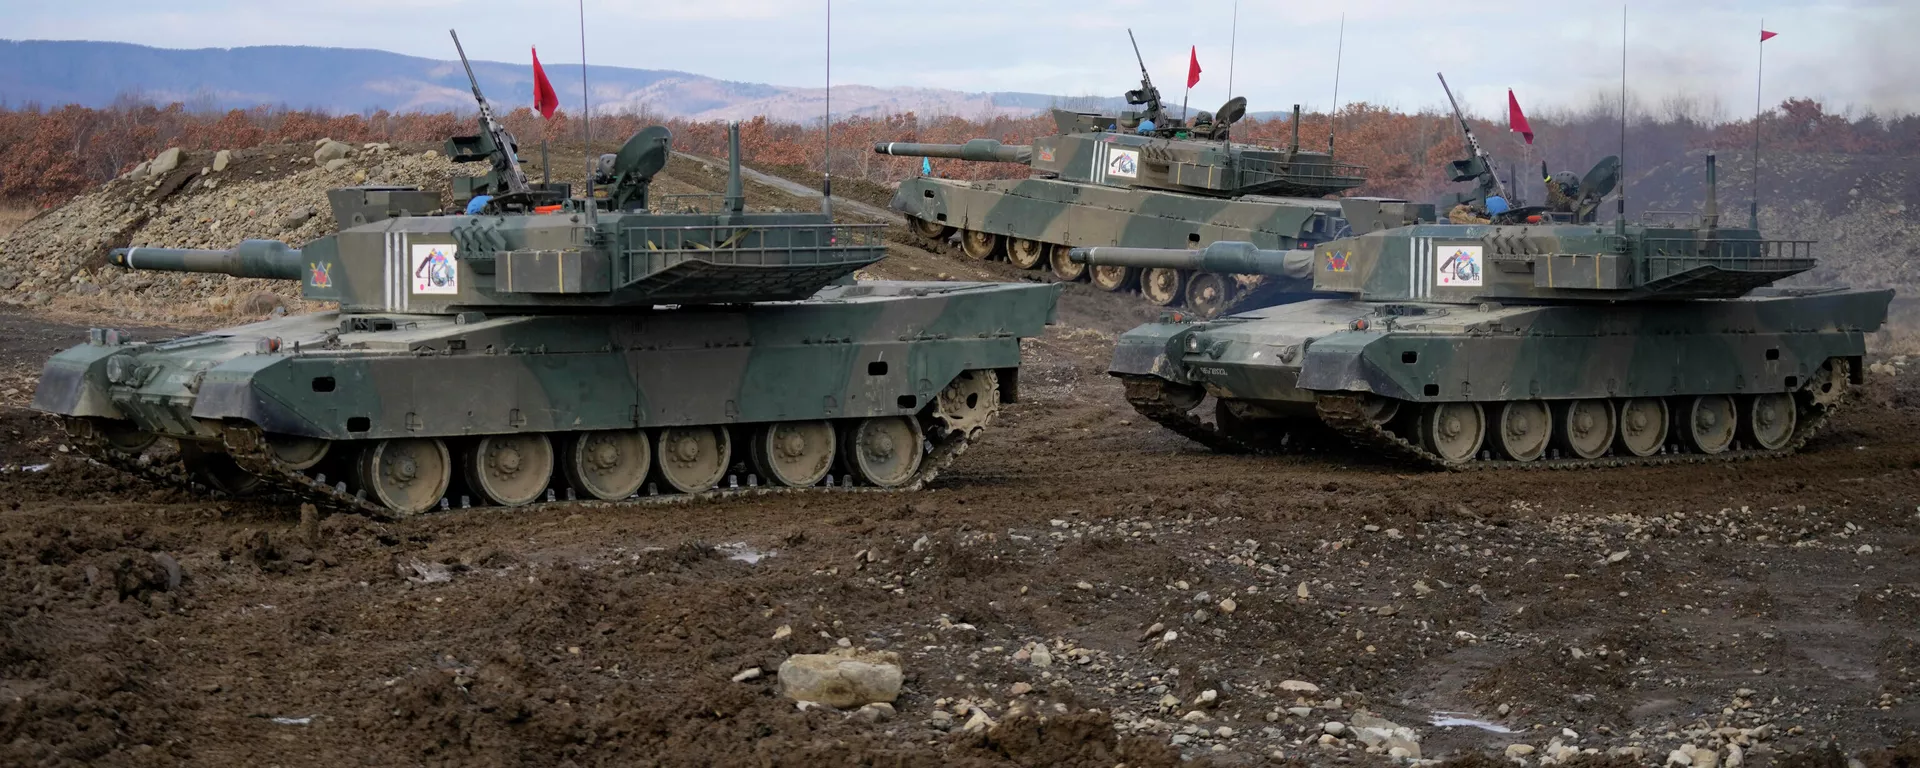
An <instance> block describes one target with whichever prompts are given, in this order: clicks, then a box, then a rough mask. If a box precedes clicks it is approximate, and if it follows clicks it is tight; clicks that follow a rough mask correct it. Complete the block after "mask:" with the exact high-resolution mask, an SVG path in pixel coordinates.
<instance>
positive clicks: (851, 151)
mask: <svg viewBox="0 0 1920 768" xmlns="http://www.w3.org/2000/svg"><path fill="white" fill-rule="evenodd" d="M1618 116H1619V112H1618V111H1617V109H1616V110H1614V111H1609V110H1608V109H1607V108H1606V107H1605V106H1604V100H1596V102H1595V106H1593V107H1590V108H1589V109H1587V110H1584V111H1566V112H1562V113H1558V114H1547V115H1541V116H1536V117H1535V118H1534V120H1533V125H1534V130H1535V132H1536V134H1538V135H1539V137H1540V139H1539V141H1538V144H1537V145H1536V146H1535V147H1534V152H1533V154H1532V155H1531V157H1532V158H1533V160H1532V162H1533V163H1537V162H1538V161H1539V160H1546V161H1547V162H1548V163H1549V164H1551V165H1552V166H1553V167H1554V168H1556V169H1562V168H1565V169H1573V170H1576V171H1579V170H1584V169H1585V168H1586V167H1587V166H1589V165H1591V163H1592V162H1593V161H1594V160H1596V159H1598V158H1599V157H1600V156H1602V155H1606V154H1612V153H1613V152H1615V151H1617V150H1618V147H1619V119H1618ZM473 120H474V115H473V114H471V113H466V114H460V113H454V112H437V113H402V114H393V113H388V112H386V111H377V112H372V113H368V114H349V115H334V114H327V113H322V112H315V111H308V110H292V109H286V108H281V107H255V108H252V109H247V110H238V109H236V110H231V111H228V112H224V113H222V112H208V111H197V110H189V109H187V108H186V107H184V106H183V105H181V104H178V103H175V104H169V105H166V106H157V105H153V104H147V103H140V102H137V101H134V100H131V99H122V100H121V101H120V102H119V103H116V104H114V105H113V106H110V107H106V108H89V107H82V106H75V105H69V106H64V107H58V108H49V109H43V108H40V107H38V106H34V105H28V106H25V107H21V108H14V109H4V110H0V202H6V203H11V204H15V205H21V204H25V205H32V206H36V207H46V206H51V205H54V204H57V203H59V202H61V201H64V200H66V199H68V198H70V197H72V196H73V195H75V194H77V193H79V192H80V191H82V190H84V189H86V188H88V187H90V186H92V185H95V184H99V183H101V182H103V181H105V180H107V179H110V178H113V177H114V176H116V175H118V174H120V173H124V172H125V171H127V170H128V169H131V168H132V167H134V166H135V165H137V164H139V163H140V162H141V161H142V160H144V159H146V158H149V157H152V156H153V155H155V154H157V153H159V152H160V151H161V150H164V149H166V148H168V147H175V146H177V147H182V148H186V149H189V150H209V149H244V148H248V147H253V146H258V145H261V144H277V143H293V142H309V141H313V140H315V139H319V138H322V137H331V138H334V139H339V140H341V141H347V142H366V141H385V142H404V141H429V142H439V141H443V140H445V139H446V138H447V137H449V136H452V135H455V134H458V133H468V132H471V131H472V129H473ZM502 120H503V122H505V123H506V125H507V127H508V128H509V129H510V130H512V131H513V133H514V134H515V135H516V136H517V137H519V139H520V141H521V143H522V144H523V145H525V146H524V147H523V153H525V152H526V151H527V149H528V148H530V147H532V146H535V145H536V144H537V140H538V138H539V137H540V136H542V135H543V134H544V135H545V136H546V137H548V138H550V139H553V140H555V141H570V142H577V141H579V140H580V139H581V137H582V127H581V125H580V123H581V121H580V120H578V119H577V117H575V116H573V115H569V114H567V113H565V112H561V113H558V114H556V115H555V116H554V118H553V119H551V120H546V121H542V120H541V119H540V118H538V117H537V116H535V115H534V113H533V112H532V111H530V110H528V109H525V108H522V109H516V110H513V111H512V112H510V113H508V114H506V115H505V116H503V118H502ZM592 122H593V126H592V128H593V135H594V136H595V137H598V138H597V140H596V142H595V144H596V145H597V146H605V147H606V150H607V151H612V149H613V148H614V147H615V146H616V145H617V141H618V140H619V139H620V138H624V137H626V136H629V135H632V134H633V133H634V132H635V131H637V130H639V129H640V128H642V127H644V126H645V125H647V124H650V123H653V122H664V123H665V124H666V125H667V126H668V127H669V128H671V129H672V130H673V132H674V135H675V144H676V146H677V147H679V148H680V149H683V150H686V151H690V152H695V153H700V154H707V155H721V154H724V152H725V132H724V129H723V126H722V125H720V124H719V123H695V122H689V121H686V120H681V119H669V120H664V121H657V120H654V119H652V118H651V117H649V116H648V115H646V114H614V115H598V116H595V117H594V119H593V121H592ZM1473 122H1474V128H1475V131H1476V133H1477V134H1478V135H1479V136H1480V139H1481V142H1482V144H1483V145H1485V146H1486V147H1487V149H1488V150H1489V151H1490V152H1492V153H1493V154H1494V155H1495V157H1496V159H1497V160H1498V161H1499V162H1500V163H1501V164H1502V167H1510V166H1511V165H1512V164H1514V163H1516V162H1519V161H1520V160H1521V158H1522V157H1523V155H1522V154H1521V147H1520V146H1519V142H1518V141H1516V140H1515V139H1514V137H1513V136H1512V135H1510V134H1509V133H1508V132H1507V131H1506V128H1505V126H1504V125H1501V124H1496V123H1495V122H1491V121H1486V120H1475V121H1473ZM1629 123H1630V125H1629V126H1628V129H1627V146H1628V148H1629V151H1630V152H1631V153H1633V157H1632V161H1633V162H1636V163H1642V164H1653V163H1659V162H1668V161H1671V160H1675V159H1678V158H1679V157H1680V156H1681V155H1682V154H1683V153H1685V152H1686V151H1688V150H1691V149H1699V148H1717V149H1734V150H1737V149H1742V148H1746V147H1749V146H1751V143H1752V138H1753V129H1754V125H1753V122H1752V121H1751V120H1748V121H1735V122H1713V121H1710V120H1706V119H1702V118H1701V117H1699V116H1698V115H1696V114H1693V113H1692V112H1691V111H1690V110H1688V109H1686V108H1684V105H1683V106H1682V108H1668V109H1665V110H1664V111H1662V112H1661V113H1660V114H1649V113H1644V112H1636V113H1633V114H1632V119H1631V120H1630V121H1629ZM1330 124H1331V125H1332V126H1333V127H1335V128H1337V131H1335V132H1334V135H1333V137H1332V138H1331V141H1332V142H1333V144H1334V148H1335V150H1336V154H1337V156H1338V157H1340V158H1341V159H1342V160H1345V161H1348V162H1353V163H1358V164H1361V165H1364V166H1367V168H1368V169H1369V170H1368V177H1369V181H1368V183H1367V184H1366V185H1365V186H1363V187H1361V188H1360V189H1358V190H1356V193H1357V194H1373V195H1396V196H1404V197H1410V198H1414V199H1426V198H1430V197H1432V196H1434V195H1436V194H1438V193H1439V192H1440V191H1441V190H1443V189H1445V188H1446V187H1447V186H1448V184H1447V181H1446V180H1445V179H1444V178H1442V170H1441V169H1442V168H1443V167H1444V164H1445V161H1446V160H1450V159H1454V158H1456V157H1459V156H1460V155H1461V153H1462V151H1463V146H1464V142H1463V140H1462V138H1461V136H1460V133H1459V131H1458V129H1457V127H1456V124H1455V123H1454V121H1453V119H1452V117H1451V116H1450V115H1442V114H1437V113H1431V112H1422V113H1405V112H1398V111H1395V110H1392V109H1388V108H1385V107H1380V106H1377V105H1372V104H1366V103H1354V104H1349V105H1346V106H1344V107H1342V108H1341V109H1340V110H1339V111H1338V112H1337V113H1336V114H1335V115H1333V116H1331V117H1329V116H1328V115H1326V114H1308V115H1305V116H1304V117H1303V118H1302V120H1301V123H1300V137H1301V138H1300V141H1301V144H1302V146H1303V147H1305V148H1309V149H1325V148H1326V146H1327V144H1328V142H1329V140H1330V139H1329V132H1328V128H1329V125H1330ZM1052 130H1053V124H1052V120H1051V118H1049V117H1048V116H1046V115H1038V116H1034V117H1027V118H1010V117H992V118H983V119H968V118H962V117H954V116H942V117H922V116H919V115H916V114H913V113H906V114H899V115H887V116H882V117H849V118H844V119H841V120H838V121H836V122H835V123H834V124H833V126H832V131H831V133H832V151H831V156H832V166H833V167H832V172H833V173H834V174H835V175H838V176H842V177H847V176H851V177H856V178H862V179H866V180H870V181H875V182H881V183H886V182H893V181H898V180H899V179H902V178H905V177H907V176H910V175H913V174H916V173H918V172H919V171H920V161H919V160H917V159H909V158H893V157H885V156H880V155H875V154H874V153H873V152H872V146H873V144H875V143H876V142H883V141H919V142H932V143H958V142H963V141H966V140H968V139H972V138H981V137H985V138H993V139H998V140H1000V141H1004V142H1009V143H1024V142H1026V141H1029V140H1031V139H1032V138H1034V137H1036V136H1041V135H1045V134H1047V133H1051V132H1052ZM1760 130H1761V134H1762V141H1763V142H1765V144H1766V146H1767V148H1768V151H1776V152H1837V153H1846V154H1908V155H1911V154H1920V117H1916V116H1912V115H1907V116H1900V117H1893V118H1882V117H1877V116H1872V115H1868V116H1862V117H1855V116H1849V115H1843V114H1836V113H1832V112H1828V111H1827V110H1826V109H1825V108H1824V106H1823V105H1822V104H1820V103H1819V102H1817V101H1814V100H1810V99H1789V100H1787V101H1785V102H1782V103H1781V105H1780V106H1779V107H1778V108H1776V109H1774V110H1770V111H1769V112H1767V113H1766V114H1765V115H1763V116H1762V117H1761V118H1760ZM822 133H823V131H822V129H821V127H820V126H818V125H812V126H802V125H798V124H793V123H782V122H775V121H769V120H766V119H765V118H755V119H753V120H750V121H747V122H745V123H744V124H743V125H742V131H741V134H742V145H743V146H742V150H743V151H742V154H743V155H744V156H745V159H746V160H747V161H748V162H750V163H755V164H761V165H784V166H800V167H806V168H809V169H812V170H815V171H818V170H821V169H822V166H823V154H822V152H821V147H822V145H823V138H824V137H823V136H822ZM1235 136H1236V139H1237V140H1240V141H1248V142H1254V143H1261V144H1267V145H1271V146H1284V145H1286V144H1288V143H1289V142H1290V141H1291V140H1292V136H1293V130H1292V125H1291V121H1289V120H1287V119H1284V118H1279V119H1251V120H1247V121H1244V122H1242V123H1240V124H1239V125H1238V126H1237V127H1236V129H1235ZM933 166H934V170H935V172H936V173H937V174H939V175H941V176H946V177H950V178H962V179H975V178H994V177H999V178H1007V177H1018V176H1022V175H1024V174H1025V169H1024V168H1022V167H1020V166H1017V165H1008V164H994V163H967V162H961V161H954V160H936V161H934V163H933ZM1529 175H1530V174H1529Z"/></svg>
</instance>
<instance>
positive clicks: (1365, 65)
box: [0, 0, 1920, 118]
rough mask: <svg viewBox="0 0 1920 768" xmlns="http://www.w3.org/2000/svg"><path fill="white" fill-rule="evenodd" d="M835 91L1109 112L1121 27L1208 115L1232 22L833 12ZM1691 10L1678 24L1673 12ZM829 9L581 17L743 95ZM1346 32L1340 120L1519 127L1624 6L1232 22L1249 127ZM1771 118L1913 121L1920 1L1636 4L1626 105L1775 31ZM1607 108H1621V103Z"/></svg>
mask: <svg viewBox="0 0 1920 768" xmlns="http://www.w3.org/2000/svg"><path fill="white" fill-rule="evenodd" d="M832 5H833V24H832V28H833V82H835V83H838V84H847V83H859V84H865V85H878V86H901V85H906V86H927V87H938V88H952V89H958V90H965V91H1031V92H1039V93H1053V94H1060V95H1066V96H1080V95H1108V96H1114V95H1119V94H1120V92H1122V91H1124V90H1126V89H1127V88H1130V87H1133V85H1134V83H1133V81H1134V79H1135V78H1137V77H1138V75H1137V74H1136V71H1137V70H1136V68H1135V66H1134V63H1133V54H1132V51H1131V49H1130V48H1129V47H1128V45H1127V32H1126V31H1127V28H1128V27H1132V28H1133V30H1134V32H1135V34H1137V35H1138V36H1139V38H1140V50H1141V53H1142V54H1144V55H1145V56H1146V59H1147V65H1148V67H1149V68H1150V70H1151V72H1152V74H1153V76H1154V79H1155V83H1156V84H1157V85H1159V86H1160V89H1161V91H1162V93H1163V94H1166V95H1167V96H1168V97H1169V98H1170V99H1171V100H1173V101H1174V102H1175V103H1178V99H1179V98H1180V97H1181V92H1182V86H1183V85H1184V83H1185V80H1184V76H1185V74H1186V71H1185V70H1186V58H1187V47H1188V46H1189V45H1194V46H1197V47H1198V49H1199V58H1200V63H1201V66H1202V67H1203V68H1204V70H1205V74H1203V75H1202V77H1201V81H1200V85H1199V86H1198V87H1196V88H1195V89H1194V91H1193V97H1192V99H1193V103H1194V104H1195V105H1196V108H1208V109H1211V108H1213V107H1214V106H1216V105H1217V104H1219V103H1220V102H1221V101H1224V100H1225V99H1226V97H1227V95H1228V93H1227V78H1228V71H1229V55H1228V54H1229V39H1230V36H1229V30H1230V28H1231V27H1232V24H1233V17H1234V2H1233V0H1152V1H1150V0H1079V1H1078V2H1062V1H1058V0H1025V1H1022V2H1012V3H995V4H987V3H978V2H958V1H955V0H907V1H901V0H895V1H893V2H888V1H886V0H836V1H835V2H833V3H832ZM0 6H3V7H0V15H4V16H5V17H6V24H5V25H4V27H0V35H5V36H7V37H10V38H16V39H63V40H117V41H124V42H131V43H141V44H145V45H154V46H160V47H168V48H206V47H237V46H244V45H265V44H292V45H326V46H339V47H350V48H378V49H383V50H388V51H395V52H399V53H406V54H412V55H417V56H428V57H433V58H441V59H450V58H453V55H452V54H453V51H452V50H450V46H449V44H448V42H447V38H446V34H445V30H446V29H447V27H449V26H457V27H458V28H459V30H460V33H461V39H462V41H463V42H465V44H466V46H467V52H468V54H469V55H471V56H473V57H475V58H482V59H493V60H499V61H525V60H526V57H527V48H528V46H529V45H537V46H539V47H540V49H541V50H542V51H544V52H545V53H544V54H543V59H545V60H547V61H550V62H577V61H579V57H580V54H579V45H580V39H579V28H578V27H577V26H576V25H577V23H578V20H577V16H576V14H575V10H574V9H575V4H574V2H569V1H567V0H557V1H556V0H519V1H518V2H506V1H502V0H315V1H313V2H298V3H295V2H287V1H286V0H167V1H166V2H153V0H88V2H81V3H45V2H29V1H28V0H0ZM1680 6H1684V8H1678V9H1676V8H1677V7H1680ZM826 9H827V2H826V0H676V1H674V2H650V1H647V0H587V2H586V19H587V54H588V59H589V60H590V61H591V62H593V63H595V64H605V65H617V66H627V67H641V68H648V69H678V70H684V71H688V72H694V73H699V74H704V75H710V76H714V77H720V78H724V79H729V80H740V81H746V82H761V83H773V84H778V85H800V86H817V85H819V84H820V83H822V82H823V81H824V78H825V75H826V73H825V71H824V66H823V65H824V61H825V57H824V55H823V54H824V51H825V48H826V46H825V40H824V36H825V33H826V31H827V22H826ZM1342 13H1344V14H1345V15H1346V36H1345V42H1346V45H1345V48H1346V50H1345V55H1344V66H1343V67H1342V74H1341V82H1340V100H1341V102H1342V103H1346V102H1351V101H1356V100H1364V101H1369V102H1374V103H1380V104H1386V105H1389V106H1394V107H1399V108H1403V109H1417V108H1421V107H1435V106H1440V105H1444V103H1445V97H1444V96H1443V95H1442V94H1441V93H1440V91H1439V89H1438V85H1437V83H1436V81H1435V80H1434V77H1433V73H1434V72H1435V71H1444V72H1446V74H1447V77H1448V80H1449V81H1450V82H1451V83H1452V84H1453V86H1454V89H1455V91H1456V93H1458V94H1459V96H1460V98H1461V100H1462V106H1464V107H1467V108H1468V109H1470V110H1473V111H1476V112H1478V113H1480V114H1483V115H1494V114H1499V112H1500V110H1502V109H1504V102H1505V98H1506V89H1507V88H1513V89H1514V90H1515V91H1516V93H1517V94H1518V96H1519V98H1520V100H1521V104H1522V105H1523V107H1526V108H1527V109H1528V110H1529V111H1542V112H1544V111H1546V110H1548V109H1549V108H1552V107H1556V106H1572V107H1577V106H1581V105H1584V104H1587V103H1590V102H1591V101H1592V99H1593V98H1594V95H1595V93H1596V92H1598V91H1599V90H1601V89H1617V88H1618V82H1619V76H1620V53H1621V48H1620V45H1621V5H1620V4H1619V3H1618V2H1565V1H1563V0H1534V1H1533V2H1524V1H1523V2H1500V1H1499V0H1478V1H1475V2H1446V3H1443V2H1427V1H1420V2H1414V1H1409V0H1315V1H1312V2H1303V1H1299V0H1240V2H1239V33H1238V43H1237V48H1238V51H1237V57H1235V59H1236V60H1235V61H1234V62H1233V66H1232V69H1233V70H1234V72H1233V86H1234V91H1235V92H1236V93H1238V94H1239V95H1244V96H1246V97H1247V98H1248V99H1249V100H1250V101H1251V102H1252V103H1251V109H1253V110H1255V111H1261V110H1279V109H1286V108H1288V106H1289V105H1291V104H1293V103H1294V102H1302V103H1304V104H1306V105H1308V106H1309V107H1321V108H1324V107H1325V106H1326V105H1327V104H1329V103H1331V102H1332V100H1333V86H1334V71H1335V67H1334V62H1335V58H1336V52H1337V46H1338V42H1339V34H1338V32H1339V28H1340V20H1341V14H1342ZM1763 18H1764V19H1765V23H1766V26H1767V28H1768V29H1770V30H1772V31H1774V32H1778V33H1779V34H1780V36H1779V37H1777V38H1774V39H1773V40H1771V41H1768V42H1767V43H1766V74H1767V77H1766V87H1765V101H1766V102H1767V103H1768V104H1769V105H1771V104H1774V103H1777V102H1778V101H1779V100H1780V99H1782V98H1785V97H1787V96H1814V97H1819V98H1821V99H1822V100H1824V101H1825V102H1827V104H1828V105H1829V106H1830V107H1832V108H1834V109H1841V108H1847V107H1851V108H1853V109H1854V110H1856V111H1862V110H1868V109H1871V110H1874V111H1878V112H1883V113H1884V112H1894V111H1916V110H1920V80H1916V79H1914V74H1915V73H1916V72H1920V0H1739V1H1735V0H1691V1H1688V2H1680V1H1676V0H1663V1H1662V2H1658V3H1656V2H1649V1H1647V0H1641V1H1640V2H1635V3H1629V4H1628V6H1627V8H1626V23H1627V44H1628V69H1627V77H1628V83H1629V87H1630V89H1631V91H1632V93H1633V95H1634V97H1635V99H1636V100H1637V101H1640V102H1643V103H1646V104H1649V105H1657V104H1659V103H1660V102H1661V101H1662V100H1663V99H1664V98H1666V97H1668V96H1670V95H1672V94H1675V93H1686V94H1690V95H1694V96H1698V97H1703V98H1705V99H1706V100H1707V102H1708V103H1709V104H1717V105H1718V109H1719V112H1720V114H1721V115H1722V116H1725V117H1733V118H1738V117H1742V116H1744V115H1746V114H1749V113H1750V112H1751V111H1752V109H1753V103H1754V74H1755V69H1754V68H1755V55H1756V48H1757V43H1758V38H1759V29H1760V25H1761V22H1762V19H1763ZM1615 92H1616V93H1617V90H1616V91H1615Z"/></svg>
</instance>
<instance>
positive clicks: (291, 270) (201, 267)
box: [108, 240, 302, 280]
mask: <svg viewBox="0 0 1920 768" xmlns="http://www.w3.org/2000/svg"><path fill="white" fill-rule="evenodd" d="M108 261H110V262H111V263H112V264H113V265H114V266H118V267H126V268H127V269H151V270H155V271H159V272H213V273H218V274H222V275H232V276H234V277H258V278H265V279H268V280H299V279H301V277H302V275H301V264H300V251H299V249H297V248H289V247H287V244H286V243H283V242H280V241H278V240H242V241H240V244H239V245H238V246H235V247H233V248H229V249H227V250H224V251H207V250H200V249H197V248H147V247H134V248H115V249H113V251H112V252H111V253H110V254H109V256H108Z"/></svg>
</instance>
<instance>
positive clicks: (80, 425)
mask: <svg viewBox="0 0 1920 768" xmlns="http://www.w3.org/2000/svg"><path fill="white" fill-rule="evenodd" d="M60 427H61V429H63V430H65V431H66V433H67V441H68V442H69V443H70V444H71V445H72V446H73V450H74V451H75V452H77V453H79V454H80V455H81V456H82V457H84V458H87V459H91V460H93V461H94V462H97V463H99V464H101V465H103V466H107V467H112V468H114V469H118V470H120V471H122V472H125V473H127V474H129V475H133V476H134V477H138V478H140V479H142V480H146V481H147V482H150V483H153V484H154V485H158V486H162V487H166V488H176V489H179V490H183V491H189V492H192V493H197V494H203V495H207V496H211V497H214V498H216V499H218V498H228V496H227V494H226V493H224V492H222V491H218V490H215V489H213V488H210V487H208V486H207V485H205V484H203V483H201V482H200V481H199V480H197V479H195V478H194V476H193V471H192V470H190V469H188V468H187V464H186V455H185V454H184V453H181V452H178V451H176V452H175V453H174V455H173V457H172V458H170V459H164V460H161V461H155V460H154V459H153V457H151V456H148V455H146V451H145V450H141V451H139V452H131V451H126V450H123V449H121V448H118V447H115V446H114V445H113V444H112V443H110V442H108V441H107V439H106V436H105V435H102V434H101V433H100V432H99V430H97V429H94V427H93V423H92V422H89V421H87V420H86V419H84V418H79V417H75V416H62V417H60Z"/></svg>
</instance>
